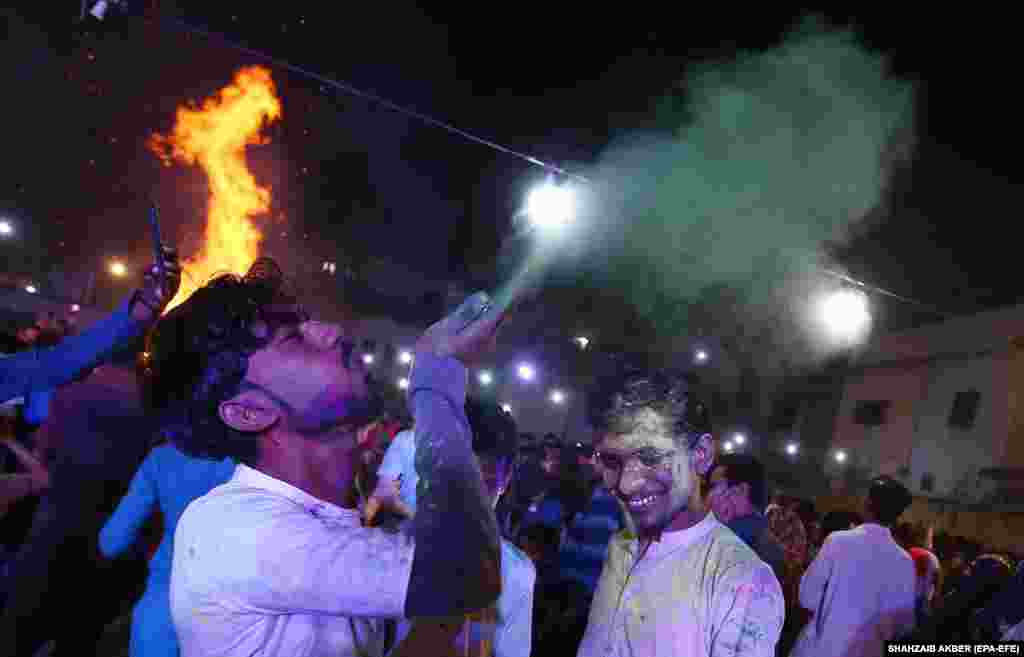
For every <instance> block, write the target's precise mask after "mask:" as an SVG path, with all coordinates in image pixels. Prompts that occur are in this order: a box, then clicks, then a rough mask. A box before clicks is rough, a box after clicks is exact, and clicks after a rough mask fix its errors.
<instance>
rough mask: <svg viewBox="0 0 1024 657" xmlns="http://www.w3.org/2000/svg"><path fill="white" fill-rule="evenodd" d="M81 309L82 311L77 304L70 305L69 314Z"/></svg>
mask: <svg viewBox="0 0 1024 657" xmlns="http://www.w3.org/2000/svg"><path fill="white" fill-rule="evenodd" d="M81 309H82V307H81V306H80V305H78V304H77V303H73V304H71V312H73V313H77V312H78V311H79V310H81Z"/></svg>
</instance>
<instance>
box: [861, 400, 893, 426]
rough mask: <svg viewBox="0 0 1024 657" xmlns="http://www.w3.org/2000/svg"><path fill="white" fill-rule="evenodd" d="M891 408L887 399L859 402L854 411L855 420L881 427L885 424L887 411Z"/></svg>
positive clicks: (865, 424)
mask: <svg viewBox="0 0 1024 657" xmlns="http://www.w3.org/2000/svg"><path fill="white" fill-rule="evenodd" d="M887 410H889V402H887V401H862V402H857V407H856V408H855V409H854V411H853V421H854V422H856V423H857V424H861V425H864V426H865V427H880V426H882V425H883V424H885V412H886V411H887Z"/></svg>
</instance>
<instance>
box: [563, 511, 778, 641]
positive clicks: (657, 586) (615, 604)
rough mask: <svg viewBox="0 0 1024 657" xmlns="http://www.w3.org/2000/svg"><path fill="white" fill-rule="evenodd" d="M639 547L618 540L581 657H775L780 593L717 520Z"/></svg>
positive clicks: (625, 537) (627, 538)
mask: <svg viewBox="0 0 1024 657" xmlns="http://www.w3.org/2000/svg"><path fill="white" fill-rule="evenodd" d="M639 547H640V546H639V542H638V541H637V540H636V538H635V537H633V536H632V535H631V534H629V533H628V532H620V533H618V534H616V536H615V537H614V538H613V539H612V541H611V543H610V545H609V548H608V559H607V561H605V565H604V569H603V570H602V572H601V579H600V581H599V582H598V585H597V592H596V593H595V595H594V602H593V605H592V606H591V609H590V620H589V622H588V623H587V631H586V634H585V635H584V637H583V642H582V643H581V644H580V649H579V657H599V656H600V657H605V656H607V657H738V656H740V655H742V656H744V657H774V655H775V645H776V643H778V640H779V633H780V632H781V630H782V621H783V618H784V615H785V602H784V600H783V596H782V588H781V587H780V586H779V582H778V580H777V579H776V578H775V574H774V573H773V572H772V569H771V567H770V566H768V564H766V563H764V562H763V561H761V560H760V559H759V558H758V556H757V555H756V554H755V553H754V551H753V550H751V549H750V548H749V547H747V545H746V544H745V543H744V542H743V541H742V540H741V539H740V538H739V537H738V536H736V535H735V534H734V533H733V532H732V531H730V530H729V529H728V528H727V527H726V526H725V525H723V524H722V523H720V522H719V521H718V520H717V519H716V518H715V517H714V515H713V514H710V513H709V514H708V515H707V516H706V517H705V518H704V519H703V520H702V521H700V522H699V523H697V524H696V525H694V526H693V527H691V528H689V529H685V530H683V531H678V532H667V533H665V534H663V535H662V537H661V540H660V541H658V542H655V543H653V544H652V545H651V546H650V547H649V548H648V549H647V553H646V554H645V555H644V556H643V558H641V559H639V560H637V557H638V554H639Z"/></svg>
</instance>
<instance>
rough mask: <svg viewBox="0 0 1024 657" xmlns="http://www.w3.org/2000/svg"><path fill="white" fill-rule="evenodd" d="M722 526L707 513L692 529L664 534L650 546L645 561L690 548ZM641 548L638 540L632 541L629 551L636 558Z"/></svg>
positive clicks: (711, 514)
mask: <svg viewBox="0 0 1024 657" xmlns="http://www.w3.org/2000/svg"><path fill="white" fill-rule="evenodd" d="M721 524H722V523H720V522H719V521H718V518H716V517H715V515H714V514H713V513H707V514H706V515H705V516H704V519H703V520H701V521H700V522H698V523H697V524H696V525H694V526H692V527H687V528H686V529H681V530H679V531H674V532H664V533H663V534H662V535H661V539H660V540H657V541H654V542H653V543H651V544H650V546H648V548H647V552H646V553H645V554H644V559H659V558H661V557H664V556H666V555H668V554H670V553H672V552H676V551H677V550H679V549H682V548H685V547H689V546H690V545H693V544H694V543H696V542H697V541H699V540H700V539H702V538H704V537H705V536H707V535H708V532H710V531H711V530H712V529H714V528H715V527H718V526H719V525H721ZM639 547H640V543H639V541H637V540H636V538H634V539H633V540H632V541H630V544H629V550H630V552H631V553H632V555H633V556H634V557H635V556H636V554H637V550H638V549H639Z"/></svg>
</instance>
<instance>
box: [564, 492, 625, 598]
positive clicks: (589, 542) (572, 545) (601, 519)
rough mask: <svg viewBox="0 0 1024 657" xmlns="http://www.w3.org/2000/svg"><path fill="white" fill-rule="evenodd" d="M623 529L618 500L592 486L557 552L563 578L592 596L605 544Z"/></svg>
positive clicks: (568, 525)
mask: <svg viewBox="0 0 1024 657" xmlns="http://www.w3.org/2000/svg"><path fill="white" fill-rule="evenodd" d="M624 526H625V519H624V517H623V515H622V507H621V506H619V502H618V500H616V499H615V496H614V495H612V494H611V493H610V492H608V489H607V488H605V487H604V486H597V487H595V488H594V492H593V494H592V495H591V496H590V503H589V504H588V505H587V507H586V509H584V510H583V511H582V512H580V513H577V514H576V516H575V517H573V518H572V519H571V520H570V521H569V522H568V523H567V525H566V529H565V536H564V538H563V540H562V546H561V547H560V548H559V550H558V561H559V568H560V570H561V575H562V579H566V580H570V581H573V582H578V583H580V584H582V585H583V586H584V587H585V588H586V589H587V592H588V593H589V594H590V595H593V594H594V590H595V589H596V588H597V580H598V579H599V578H600V577H601V569H602V568H604V561H605V558H607V556H608V543H609V542H611V540H612V536H614V535H615V534H617V533H618V532H619V531H620V530H621V529H622V528H623V527H624Z"/></svg>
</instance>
